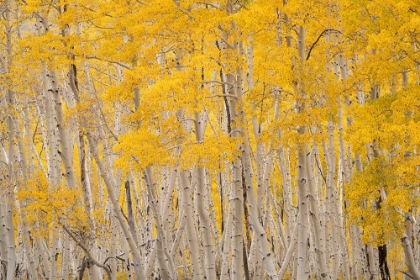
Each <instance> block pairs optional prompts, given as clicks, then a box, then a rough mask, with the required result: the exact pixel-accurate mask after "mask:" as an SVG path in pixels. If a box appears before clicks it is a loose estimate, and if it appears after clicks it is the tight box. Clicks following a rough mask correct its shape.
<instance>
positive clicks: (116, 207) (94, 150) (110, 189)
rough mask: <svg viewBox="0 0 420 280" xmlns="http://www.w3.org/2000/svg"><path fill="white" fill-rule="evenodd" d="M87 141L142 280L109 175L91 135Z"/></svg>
mask: <svg viewBox="0 0 420 280" xmlns="http://www.w3.org/2000/svg"><path fill="white" fill-rule="evenodd" d="M86 136H87V138H88V141H89V147H90V152H91V153H92V156H93V157H94V158H95V161H96V164H97V166H98V168H99V171H100V173H101V176H102V178H103V180H104V182H105V185H106V188H107V190H108V196H109V199H110V201H111V203H112V206H113V209H114V213H115V216H116V218H117V220H118V222H119V224H120V226H121V228H122V230H123V232H124V236H125V239H126V240H127V242H128V245H129V247H130V250H131V254H133V262H134V268H135V270H136V274H137V275H139V278H140V279H144V271H143V267H142V266H141V257H140V252H139V250H138V248H137V246H136V244H135V242H134V240H133V236H132V235H131V232H130V230H129V229H128V226H127V224H126V221H125V219H124V216H123V214H122V212H121V207H120V205H119V203H118V200H117V198H116V196H115V194H114V186H113V185H112V183H111V179H110V174H109V173H108V172H107V171H106V169H105V167H104V164H103V162H102V159H101V158H100V157H99V154H98V150H97V146H96V144H95V142H94V140H93V138H92V135H91V134H90V133H89V132H88V133H87V134H86Z"/></svg>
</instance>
